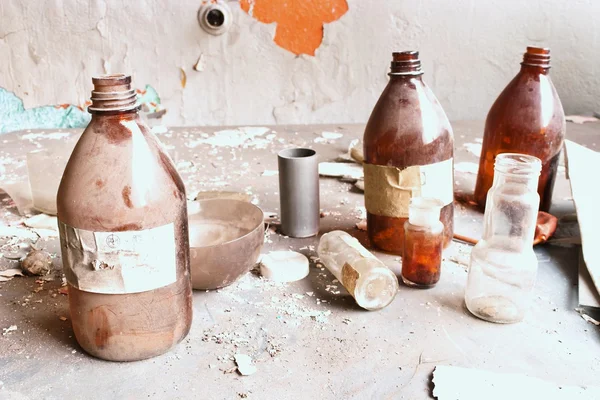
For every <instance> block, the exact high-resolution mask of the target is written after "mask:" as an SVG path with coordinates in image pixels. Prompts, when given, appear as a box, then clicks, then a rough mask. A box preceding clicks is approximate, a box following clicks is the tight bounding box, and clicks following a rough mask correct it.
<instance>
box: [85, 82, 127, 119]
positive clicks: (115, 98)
mask: <svg viewBox="0 0 600 400" xmlns="http://www.w3.org/2000/svg"><path fill="white" fill-rule="evenodd" d="M92 83H93V84H94V90H93V91H92V97H91V99H92V105H91V106H90V107H89V108H88V110H89V111H90V112H97V111H128V110H133V109H135V108H137V107H139V105H138V104H137V96H136V94H135V90H133V89H132V88H131V75H126V74H110V75H100V76H96V77H93V78H92Z"/></svg>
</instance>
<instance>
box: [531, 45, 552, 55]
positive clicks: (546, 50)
mask: <svg viewBox="0 0 600 400" xmlns="http://www.w3.org/2000/svg"><path fill="white" fill-rule="evenodd" d="M527 53H529V54H550V49H549V48H548V47H535V46H527Z"/></svg>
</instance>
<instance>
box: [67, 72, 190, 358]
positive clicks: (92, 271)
mask: <svg viewBox="0 0 600 400" xmlns="http://www.w3.org/2000/svg"><path fill="white" fill-rule="evenodd" d="M92 81H93V83H94V90H93V91H92V105H91V106H90V107H89V112H90V113H91V114H92V119H91V121H90V123H89V125H88V126H87V128H86V129H85V131H84V132H83V135H82V136H81V138H80V139H79V141H78V142H77V145H76V146H75V149H74V150H73V153H72V155H71V157H70V159H69V162H68V164H67V167H66V169H65V171H64V174H63V177H62V180H61V183H60V186H59V189H58V196H57V210H58V221H59V231H60V241H61V250H62V259H63V269H64V272H65V276H66V278H67V282H68V287H69V308H70V311H71V321H72V324H73V330H74V332H75V337H76V338H77V341H78V342H79V344H80V345H81V347H82V348H83V349H84V350H85V351H86V352H88V353H89V354H91V355H93V356H96V357H99V358H102V359H105V360H111V361H134V360H140V359H144V358H149V357H153V356H156V355H159V354H162V353H165V352H166V351H168V350H169V349H170V348H171V347H173V346H174V345H175V344H177V343H179V342H180V341H181V340H182V339H183V338H184V337H185V336H186V335H187V333H188V331H189V329H190V325H191V321H192V297H191V296H192V290H191V289H192V288H191V281H190V252H189V242H188V241H189V238H188V222H187V207H186V197H185V187H184V185H183V182H182V180H181V178H180V176H179V174H178V173H177V171H176V169H175V166H174V165H173V162H172V161H171V159H170V158H169V156H168V154H167V153H166V151H165V150H164V148H163V147H162V145H161V144H160V143H159V141H158V139H157V138H156V136H154V135H153V134H152V133H151V132H150V129H149V128H148V127H147V126H146V125H145V124H144V123H143V122H142V121H141V119H140V117H139V115H138V111H139V106H138V105H137V104H136V95H135V91H134V90H133V89H132V88H131V77H130V76H126V75H122V74H117V75H107V76H101V77H97V78H93V79H92Z"/></svg>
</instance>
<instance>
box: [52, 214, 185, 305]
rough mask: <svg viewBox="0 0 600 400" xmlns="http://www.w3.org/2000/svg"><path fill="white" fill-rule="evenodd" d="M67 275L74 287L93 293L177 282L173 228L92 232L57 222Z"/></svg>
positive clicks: (122, 291)
mask: <svg viewBox="0 0 600 400" xmlns="http://www.w3.org/2000/svg"><path fill="white" fill-rule="evenodd" d="M58 226H59V233H60V244H61V250H62V258H63V266H64V273H65V277H66V278H67V281H68V282H69V284H71V285H72V286H74V287H76V288H78V289H80V290H83V291H86V292H94V293H107V294H126V293H139V292H145V291H149V290H154V289H158V288H160V287H163V286H167V285H170V284H172V283H174V282H175V281H176V279H177V275H176V272H177V252H176V246H175V228H174V225H173V224H172V223H171V224H167V225H163V226H159V227H156V228H152V229H146V230H142V231H124V232H92V231H87V230H84V229H78V228H74V227H72V226H69V225H66V224H64V223H62V222H61V221H58Z"/></svg>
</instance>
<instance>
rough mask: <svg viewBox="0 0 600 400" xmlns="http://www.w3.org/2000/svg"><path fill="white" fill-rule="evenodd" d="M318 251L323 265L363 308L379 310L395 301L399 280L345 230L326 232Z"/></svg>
mask: <svg viewBox="0 0 600 400" xmlns="http://www.w3.org/2000/svg"><path fill="white" fill-rule="evenodd" d="M317 252H318V254H319V258H320V259H321V262H322V263H323V264H324V265H325V266H326V267H327V269H328V270H329V271H330V272H331V273H332V274H333V275H334V276H335V277H336V278H337V279H338V280H339V281H340V282H341V283H342V285H344V287H345V288H346V290H348V292H349V293H350V294H351V295H352V297H354V299H355V300H356V303H357V304H358V305H359V306H361V307H362V308H364V309H367V310H378V309H381V308H383V307H385V306H387V305H388V304H390V303H391V302H392V300H394V297H395V296H396V293H397V292H398V278H396V275H395V274H394V273H393V272H392V271H391V270H390V269H389V268H388V267H386V266H385V264H384V263H383V262H381V261H380V260H379V259H377V257H375V256H374V255H373V254H371V252H370V251H369V250H367V249H365V248H364V247H363V246H362V245H361V244H360V242H359V241H358V240H357V239H356V238H355V237H352V236H351V235H349V234H348V233H346V232H343V231H333V232H329V233H326V234H324V235H323V237H321V240H320V241H319V248H318V249H317Z"/></svg>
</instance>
